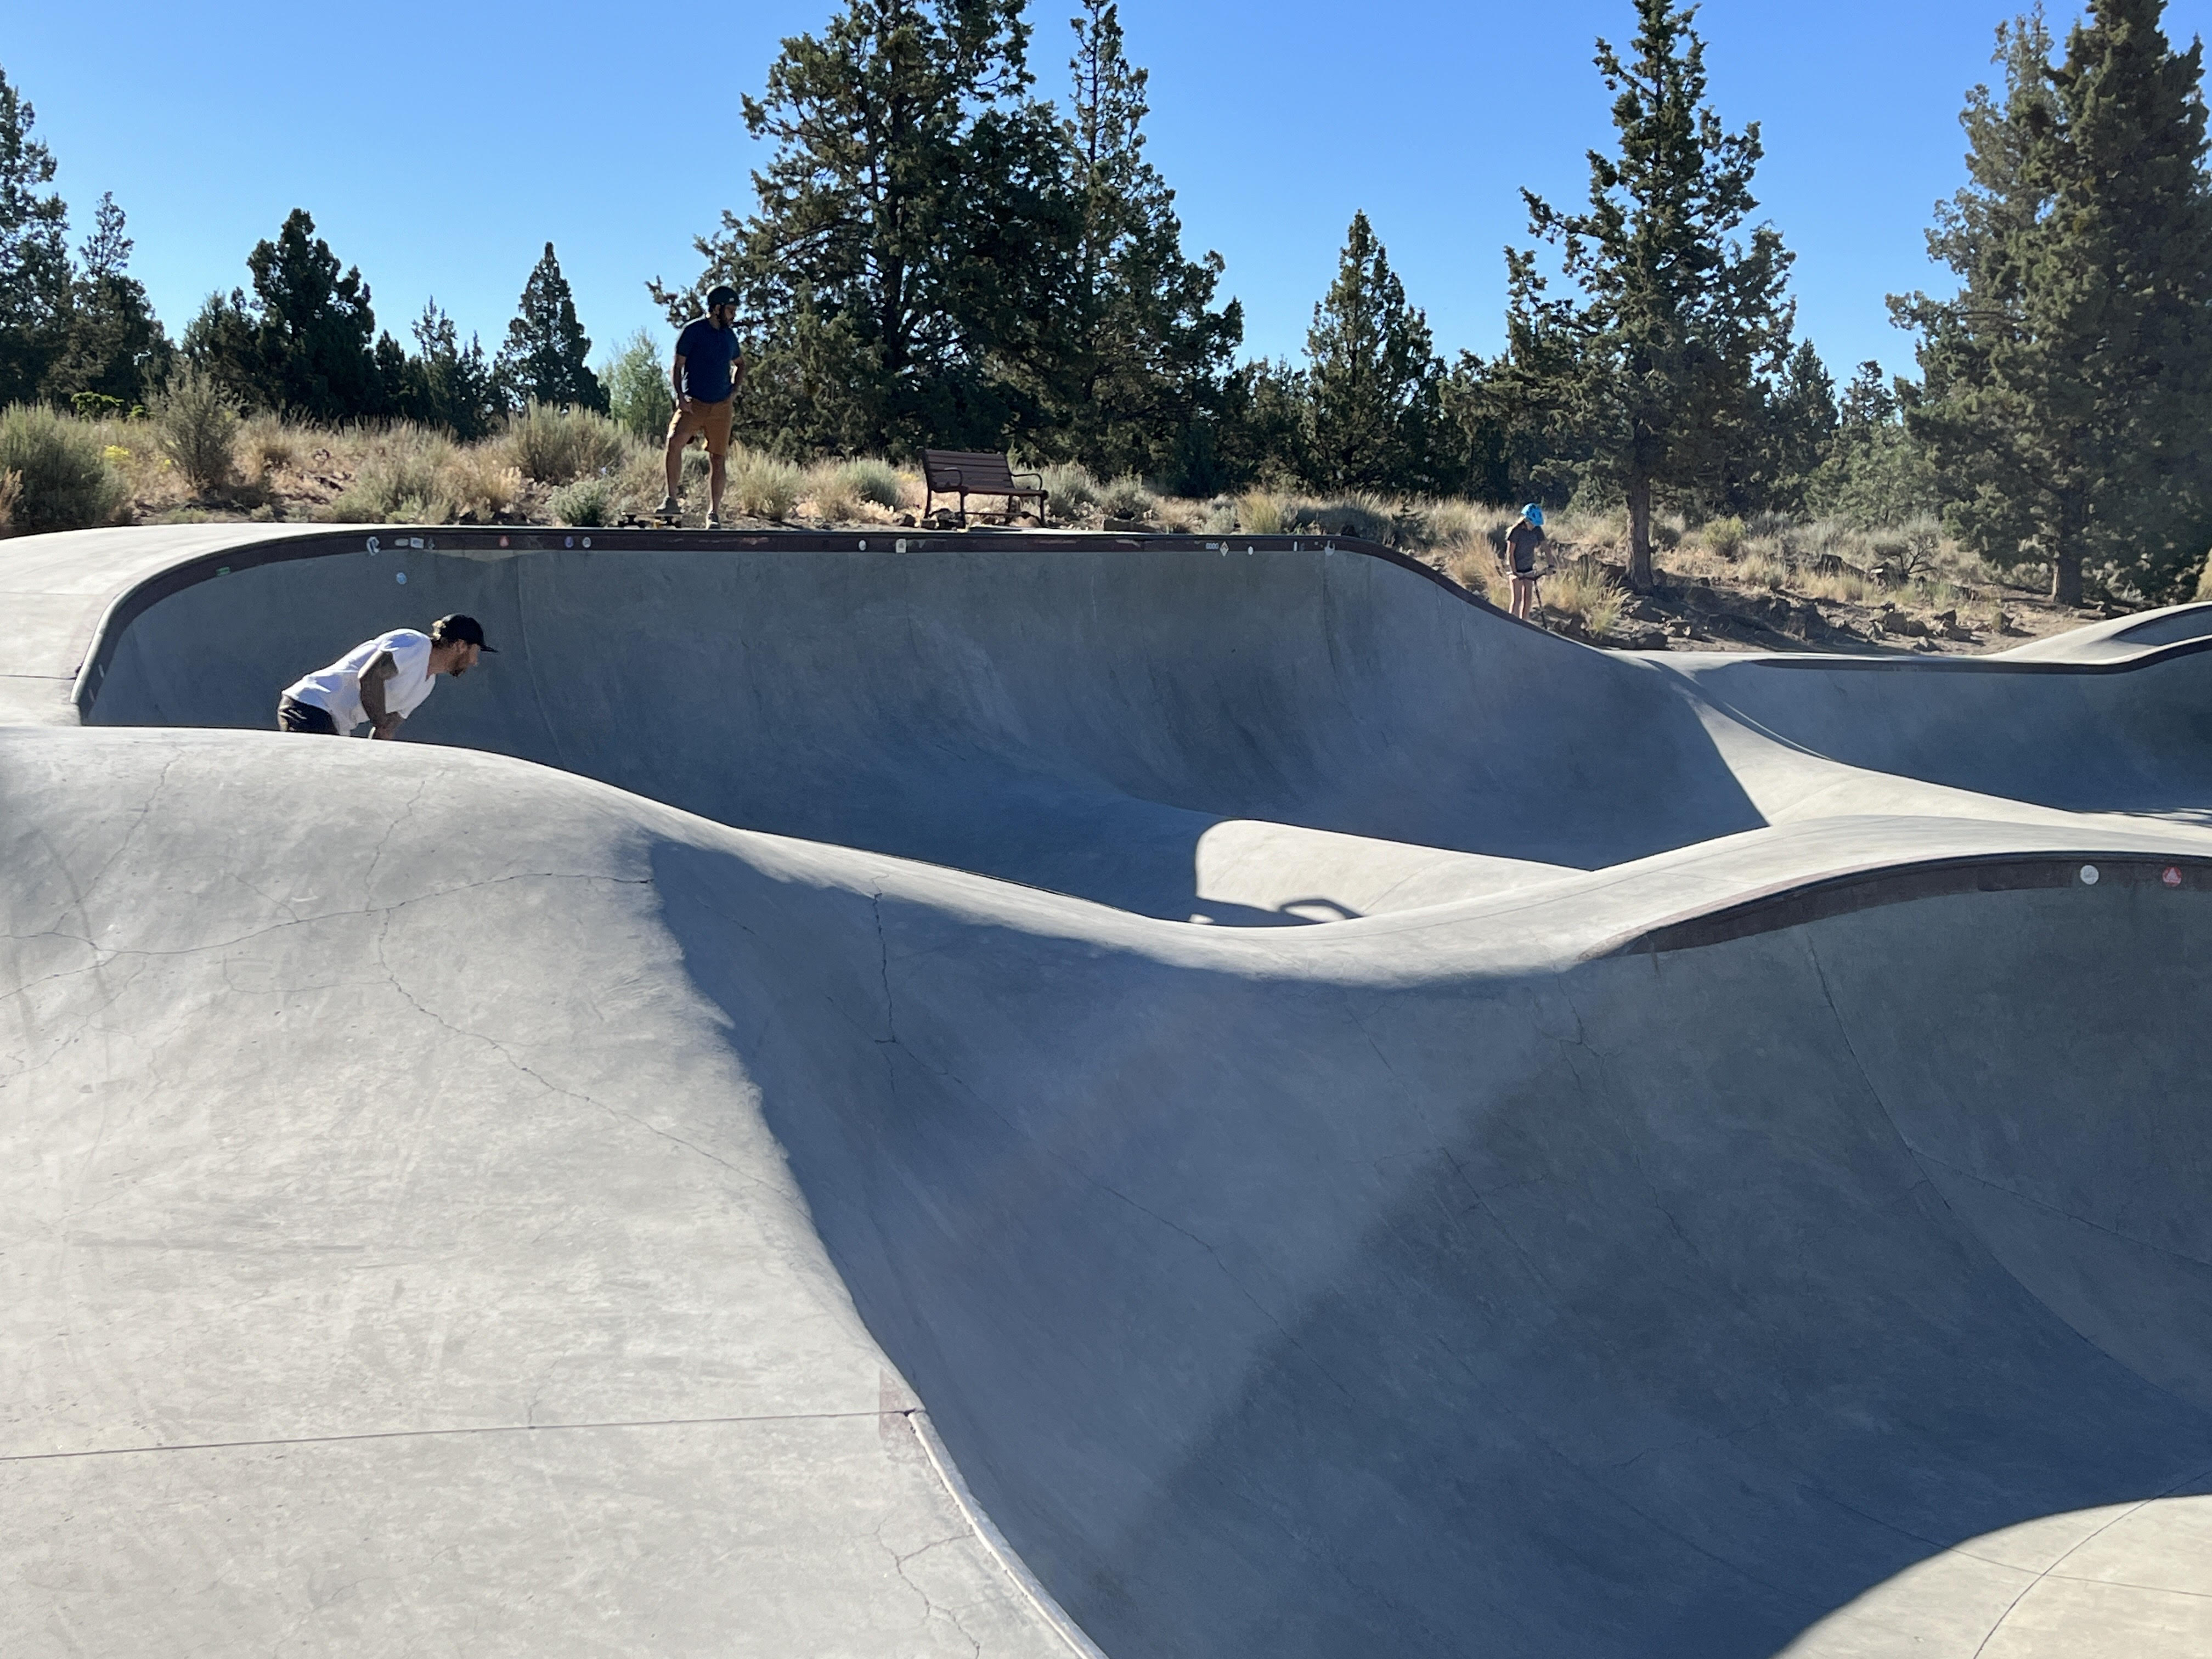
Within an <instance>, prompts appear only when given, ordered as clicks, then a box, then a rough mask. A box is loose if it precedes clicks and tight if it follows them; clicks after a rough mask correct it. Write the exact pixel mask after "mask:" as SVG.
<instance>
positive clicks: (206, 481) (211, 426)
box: [154, 367, 239, 495]
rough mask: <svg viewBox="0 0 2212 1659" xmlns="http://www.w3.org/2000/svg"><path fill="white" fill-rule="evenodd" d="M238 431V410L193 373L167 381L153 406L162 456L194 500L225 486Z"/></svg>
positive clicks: (207, 379)
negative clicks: (182, 475) (170, 462)
mask: <svg viewBox="0 0 2212 1659" xmlns="http://www.w3.org/2000/svg"><path fill="white" fill-rule="evenodd" d="M238 427H239V420H238V410H237V409H236V408H235V407H234V405H233V404H232V403H231V401H230V398H229V396H228V393H226V392H224V391H223V389H222V387H221V386H217V385H216V383H215V381H214V380H211V379H210V377H209V376H207V375H206V374H202V373H201V372H200V371H199V370H198V369H197V368H189V367H188V368H183V369H181V370H179V372H178V373H176V374H173V375H172V376H170V378H169V385H168V388H167V390H166V391H165V392H162V394H161V396H160V397H159V398H155V401H154V430H155V434H156V435H157V436H158V437H159V439H160V441H161V453H163V454H164V455H166V456H167V457H168V458H169V459H171V460H172V461H173V462H175V463H176V466H177V471H179V472H181V473H183V474H184V475H185V483H188V484H190V485H191V487H192V489H193V490H194V491H195V492H196V493H197V494H199V495H213V494H214V493H215V492H216V491H217V490H220V489H227V488H228V486H229V484H230V482H231V479H232V477H234V469H235V460H236V456H235V451H234V445H235V443H236V442H237V439H238Z"/></svg>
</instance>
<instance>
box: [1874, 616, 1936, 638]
mask: <svg viewBox="0 0 2212 1659" xmlns="http://www.w3.org/2000/svg"><path fill="white" fill-rule="evenodd" d="M1881 631H1882V632H1883V633H1885V634H1901V635H1904V636H1905V638H1906V639H1909V640H1924V639H1926V638H1927V637H1928V624H1927V623H1924V622H1923V621H1921V620H1920V618H1919V617H1908V616H1906V615H1905V612H1903V611H1883V612H1882V613H1881Z"/></svg>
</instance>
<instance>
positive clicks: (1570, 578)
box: [1541, 557, 1626, 639]
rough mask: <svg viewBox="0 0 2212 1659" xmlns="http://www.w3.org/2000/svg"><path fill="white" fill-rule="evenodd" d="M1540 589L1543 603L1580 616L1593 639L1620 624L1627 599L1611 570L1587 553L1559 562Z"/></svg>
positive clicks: (1578, 617)
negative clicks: (1565, 561)
mask: <svg viewBox="0 0 2212 1659" xmlns="http://www.w3.org/2000/svg"><path fill="white" fill-rule="evenodd" d="M1541 593H1542V598H1543V601H1544V603H1545V605H1547V606H1549V607H1550V608H1551V609H1552V610H1553V611H1559V612H1560V613H1561V614H1562V615H1565V616H1569V617H1575V618H1577V620H1579V621H1580V622H1581V623H1582V625H1583V629H1584V630H1585V631H1586V632H1587V633H1588V634H1589V635H1590V636H1591V637H1592V638H1593V639H1595V638H1598V637H1601V635H1606V634H1609V633H1611V632H1612V631H1613V629H1615V628H1616V627H1618V626H1619V625H1620V611H1621V606H1622V605H1623V604H1624V603H1625V602H1626V595H1625V594H1624V593H1622V592H1621V591H1620V583H1619V582H1618V581H1617V580H1615V579H1614V577H1613V572H1612V571H1611V570H1610V569H1609V568H1607V567H1606V566H1604V565H1602V564H1600V563H1599V562H1597V561H1596V560H1595V559H1593V558H1588V557H1584V558H1577V559H1575V560H1572V561H1571V562H1568V563H1565V564H1563V565H1561V566H1560V567H1559V569H1558V570H1557V571H1556V572H1554V573H1553V575H1552V577H1551V578H1550V580H1547V581H1546V582H1545V584H1544V586H1543V588H1542V589H1541Z"/></svg>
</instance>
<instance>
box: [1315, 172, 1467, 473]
mask: <svg viewBox="0 0 2212 1659" xmlns="http://www.w3.org/2000/svg"><path fill="white" fill-rule="evenodd" d="M1306 356H1307V359H1308V362H1309V365H1310V366H1309V368H1308V370H1307V376H1306V385H1307V397H1308V404H1307V408H1308V410H1309V414H1308V428H1307V430H1308V443H1309V445H1310V463H1309V465H1310V468H1311V482H1312V483H1314V484H1315V485H1316V487H1317V488H1319V489H1393V490H1421V489H1433V488H1435V487H1436V477H1435V473H1436V465H1435V459H1434V453H1433V450H1434V446H1435V444H1436V441H1437V435H1438V428H1439V424H1440V416H1441V403H1440V398H1441V393H1442V381H1443V362H1441V361H1440V360H1439V359H1438V358H1437V355H1436V349H1435V343H1434V341H1433V340H1432V338H1431V336H1430V333H1429V322H1428V319H1427V317H1426V316H1425V315H1424V314H1423V313H1421V312H1420V311H1419V310H1418V309H1416V308H1415V307H1412V306H1410V305H1408V304H1407V302H1406V288H1405V284H1404V283H1401V282H1400V281H1399V280H1398V276H1397V273H1396V272H1395V271H1394V270H1391V269H1390V258H1389V254H1387V253H1386V252H1384V251H1383V244H1382V242H1381V241H1380V240H1377V238H1376V234H1375V229H1374V227H1373V226H1372V225H1370V224H1369V223H1368V222H1367V216H1366V215H1365V214H1364V213H1354V214H1353V215H1352V228H1351V229H1350V230H1349V231H1348V232H1347V233H1346V236H1345V242H1344V252H1343V254H1342V255H1341V257H1340V259H1339V261H1338V264H1337V273H1336V281H1335V282H1334V283H1331V284H1330V285H1329V290H1328V297H1327V298H1326V299H1324V300H1322V302H1321V303H1320V304H1319V305H1317V306H1316V307H1314V320H1313V326H1312V328H1311V329H1310V330H1308V331H1307V333H1306Z"/></svg>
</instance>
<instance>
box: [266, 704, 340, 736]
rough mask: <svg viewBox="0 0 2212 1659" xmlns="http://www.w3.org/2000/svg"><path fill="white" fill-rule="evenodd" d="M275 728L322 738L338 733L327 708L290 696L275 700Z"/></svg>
mask: <svg viewBox="0 0 2212 1659" xmlns="http://www.w3.org/2000/svg"><path fill="white" fill-rule="evenodd" d="M276 729H277V730H278V731H279V732H305V733H307V734H309V735H311V736H314V737H323V738H335V737H336V736H337V734H338V726H337V721H336V720H332V719H331V711H330V710H329V709H327V708H316V707H315V706H314V704H313V703H311V702H297V701H295V699H293V698H291V697H279V698H278V699H277V700H276Z"/></svg>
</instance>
